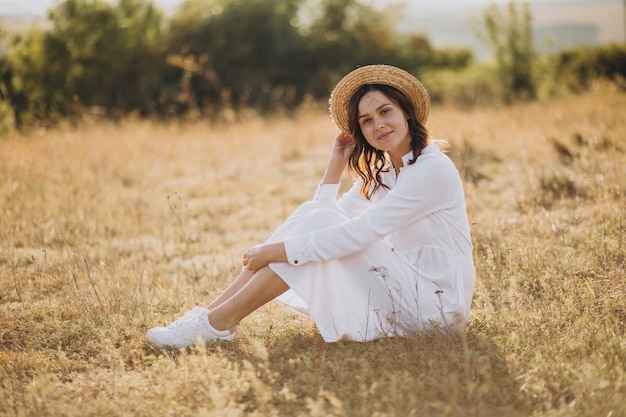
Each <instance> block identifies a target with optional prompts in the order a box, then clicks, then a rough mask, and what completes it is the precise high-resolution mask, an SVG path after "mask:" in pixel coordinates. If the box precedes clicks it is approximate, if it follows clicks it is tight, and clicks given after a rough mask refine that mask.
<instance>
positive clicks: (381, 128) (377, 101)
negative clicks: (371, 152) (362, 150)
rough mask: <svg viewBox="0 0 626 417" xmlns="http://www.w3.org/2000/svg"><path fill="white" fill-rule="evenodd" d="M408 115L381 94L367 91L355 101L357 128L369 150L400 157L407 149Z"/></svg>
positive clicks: (409, 142)
mask: <svg viewBox="0 0 626 417" xmlns="http://www.w3.org/2000/svg"><path fill="white" fill-rule="evenodd" d="M407 119H408V116H407V115H405V114H404V112H403V111H402V109H401V108H400V106H398V105H397V104H396V103H394V102H393V101H391V100H390V99H389V97H387V96H386V95H385V94H384V93H382V92H381V91H378V90H375V91H370V92H368V93H367V94H365V95H364V96H363V98H361V101H359V127H360V128H361V132H362V133H363V136H364V137H365V140H367V143H369V144H370V145H371V146H372V147H374V148H376V149H379V150H382V151H386V152H387V153H388V154H389V155H391V156H392V157H393V156H396V157H402V156H404V155H405V154H406V153H408V152H409V151H410V150H411V136H410V135H409V124H408V122H407Z"/></svg>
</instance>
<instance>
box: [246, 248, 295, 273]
mask: <svg viewBox="0 0 626 417" xmlns="http://www.w3.org/2000/svg"><path fill="white" fill-rule="evenodd" d="M272 262H287V254H286V253H285V245H283V244H282V242H279V243H268V244H264V245H256V246H253V247H251V248H250V249H248V250H247V251H246V252H245V253H244V254H243V266H244V268H246V269H248V270H250V271H253V272H256V271H258V270H259V269H261V268H263V267H265V266H267V265H268V264H270V263H272Z"/></svg>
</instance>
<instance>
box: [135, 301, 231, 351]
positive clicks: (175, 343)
mask: <svg viewBox="0 0 626 417" xmlns="http://www.w3.org/2000/svg"><path fill="white" fill-rule="evenodd" d="M208 313H209V310H207V309H206V308H204V307H194V308H193V309H192V310H190V311H188V312H187V313H185V315H184V316H182V317H181V318H179V319H178V320H176V321H174V322H172V323H170V324H168V325H167V327H154V328H152V329H150V330H148V333H147V334H146V336H147V337H148V341H149V342H150V343H152V344H153V345H154V346H156V347H158V348H164V347H169V348H175V349H180V348H185V347H188V346H193V345H195V344H196V341H197V340H198V336H200V337H201V338H202V339H203V340H204V341H206V342H207V343H212V342H215V341H217V340H224V341H227V342H230V341H231V340H233V339H234V338H235V332H231V331H230V330H216V329H215V328H213V326H211V323H209V316H208Z"/></svg>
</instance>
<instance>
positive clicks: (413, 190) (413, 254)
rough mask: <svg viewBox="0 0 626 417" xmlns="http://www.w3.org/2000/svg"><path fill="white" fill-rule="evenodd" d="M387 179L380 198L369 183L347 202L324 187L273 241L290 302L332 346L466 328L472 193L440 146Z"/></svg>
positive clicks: (471, 278)
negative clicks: (468, 199)
mask: <svg viewBox="0 0 626 417" xmlns="http://www.w3.org/2000/svg"><path fill="white" fill-rule="evenodd" d="M411 158H412V153H409V154H407V155H405V156H404V157H403V162H404V167H403V168H401V169H400V172H399V174H398V176H397V177H396V175H395V170H394V169H390V170H389V172H385V173H383V174H382V181H383V183H384V184H386V185H387V186H388V187H389V190H387V189H384V188H383V187H380V188H379V190H378V191H377V192H376V193H375V194H374V195H373V196H372V198H371V200H370V201H368V200H367V199H365V198H363V197H362V196H361V195H360V193H359V190H360V187H361V182H360V181H356V182H355V184H354V185H353V187H352V188H351V189H350V190H349V191H348V192H346V193H345V194H344V195H343V196H342V197H341V198H340V199H339V200H337V199H336V198H337V193H338V189H339V185H338V184H325V185H321V186H320V187H319V188H318V191H317V193H316V196H315V198H314V200H313V201H310V202H307V203H305V204H303V205H302V206H300V207H299V208H298V209H297V210H296V211H295V212H294V213H293V214H292V215H291V216H290V217H289V218H288V219H287V220H286V221H285V223H284V224H282V225H281V226H280V227H278V228H277V229H276V231H275V232H274V234H273V235H272V236H271V237H270V239H268V242H281V241H282V242H284V244H285V251H286V253H287V258H288V260H289V262H285V263H272V264H270V265H269V266H270V268H271V269H272V270H273V271H274V272H275V273H276V274H277V275H278V276H280V277H281V278H282V279H283V280H284V281H285V282H286V283H287V284H288V285H289V287H290V290H288V291H287V292H286V293H284V294H283V295H281V296H280V297H279V298H278V301H280V302H281V303H283V304H285V305H287V306H289V307H291V308H292V309H295V310H296V311H299V312H301V313H303V314H305V315H308V316H310V317H311V318H312V319H313V320H314V321H315V324H316V326H317V328H318V329H319V331H320V333H321V335H322V337H323V338H324V340H325V341H327V342H335V341H340V340H343V341H359V342H365V341H370V340H374V339H378V338H381V337H393V336H409V335H411V334H414V333H416V332H418V331H424V332H429V331H432V330H451V329H453V330H460V329H462V328H463V327H464V326H465V324H466V322H467V318H468V314H469V309H470V304H471V301H472V293H473V289H474V280H475V269H474V263H473V259H472V242H471V237H470V230H469V224H468V220H467V214H466V210H465V198H464V194H463V186H462V183H461V179H460V177H459V174H458V171H457V170H456V168H455V167H454V165H453V163H452V161H451V160H450V159H449V158H448V157H447V156H446V155H445V154H443V153H442V152H441V151H440V150H439V147H438V145H437V144H436V143H431V144H429V145H427V146H426V148H424V150H423V151H422V154H421V155H420V156H419V157H418V158H417V161H416V162H415V163H414V164H412V165H409V164H408V161H409V160H410V159H411Z"/></svg>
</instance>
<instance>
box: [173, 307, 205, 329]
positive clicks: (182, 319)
mask: <svg viewBox="0 0 626 417" xmlns="http://www.w3.org/2000/svg"><path fill="white" fill-rule="evenodd" d="M199 309H200V308H199V307H194V308H193V309H192V310H190V311H188V312H186V313H185V315H184V316H182V317H180V318H179V319H177V320H175V321H173V322H171V323H170V324H168V325H167V326H166V327H167V328H168V329H171V330H174V329H178V328H180V326H181V325H182V324H185V323H187V322H189V321H190V320H193V319H194V318H196V316H198V314H199V313H200V312H199Z"/></svg>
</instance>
